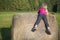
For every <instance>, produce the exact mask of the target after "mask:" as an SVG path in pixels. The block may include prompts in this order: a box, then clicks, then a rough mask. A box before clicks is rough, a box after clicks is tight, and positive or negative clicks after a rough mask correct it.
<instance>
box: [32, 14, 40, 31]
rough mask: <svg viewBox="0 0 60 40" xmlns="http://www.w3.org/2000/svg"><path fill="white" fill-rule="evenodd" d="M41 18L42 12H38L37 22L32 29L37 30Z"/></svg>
mask: <svg viewBox="0 0 60 40" xmlns="http://www.w3.org/2000/svg"><path fill="white" fill-rule="evenodd" d="M40 20H41V16H40V14H38V16H37V20H36V22H35V24H34V26H33V28H32V31H35V30H36V28H37V25H38V24H39V23H40Z"/></svg>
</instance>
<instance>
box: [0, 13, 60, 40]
mask: <svg viewBox="0 0 60 40" xmlns="http://www.w3.org/2000/svg"><path fill="white" fill-rule="evenodd" d="M15 13H17V12H0V40H11V24H12V17H13V15H14V14H15ZM18 13H19V12H18ZM55 16H56V19H57V22H58V26H59V27H58V28H59V29H60V14H55Z"/></svg>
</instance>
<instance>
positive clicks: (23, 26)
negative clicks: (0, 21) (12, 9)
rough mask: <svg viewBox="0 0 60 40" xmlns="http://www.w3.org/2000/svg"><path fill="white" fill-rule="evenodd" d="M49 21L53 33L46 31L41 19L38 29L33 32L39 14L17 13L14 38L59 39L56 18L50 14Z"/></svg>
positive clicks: (13, 32) (25, 39) (27, 39)
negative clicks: (49, 33)
mask: <svg viewBox="0 0 60 40" xmlns="http://www.w3.org/2000/svg"><path fill="white" fill-rule="evenodd" d="M47 18H48V22H49V25H50V28H51V30H50V31H51V35H48V34H46V33H45V25H44V22H43V21H42V20H41V22H40V24H39V25H38V29H37V30H36V31H35V32H32V31H31V29H32V27H33V25H34V23H35V21H36V19H37V14H31V13H30V14H28V13H26V14H16V15H14V17H13V24H12V25H13V27H12V40H58V27H57V23H56V18H55V17H54V16H53V15H52V14H50V15H49V16H48V17H47Z"/></svg>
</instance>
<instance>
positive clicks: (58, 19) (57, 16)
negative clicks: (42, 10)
mask: <svg viewBox="0 0 60 40" xmlns="http://www.w3.org/2000/svg"><path fill="white" fill-rule="evenodd" d="M55 16H56V20H57V23H58V28H59V29H60V14H55Z"/></svg>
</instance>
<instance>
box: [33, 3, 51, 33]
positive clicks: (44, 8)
mask: <svg viewBox="0 0 60 40" xmlns="http://www.w3.org/2000/svg"><path fill="white" fill-rule="evenodd" d="M46 16H48V10H47V4H45V3H44V4H42V7H41V8H39V11H38V17H37V20H36V22H35V24H34V26H33V28H32V31H33V32H34V31H35V30H36V29H37V25H38V24H39V22H40V20H41V19H42V20H43V21H44V24H45V28H46V31H45V32H46V33H47V34H51V33H50V31H49V29H50V28H49V24H48V20H47V17H46Z"/></svg>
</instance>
